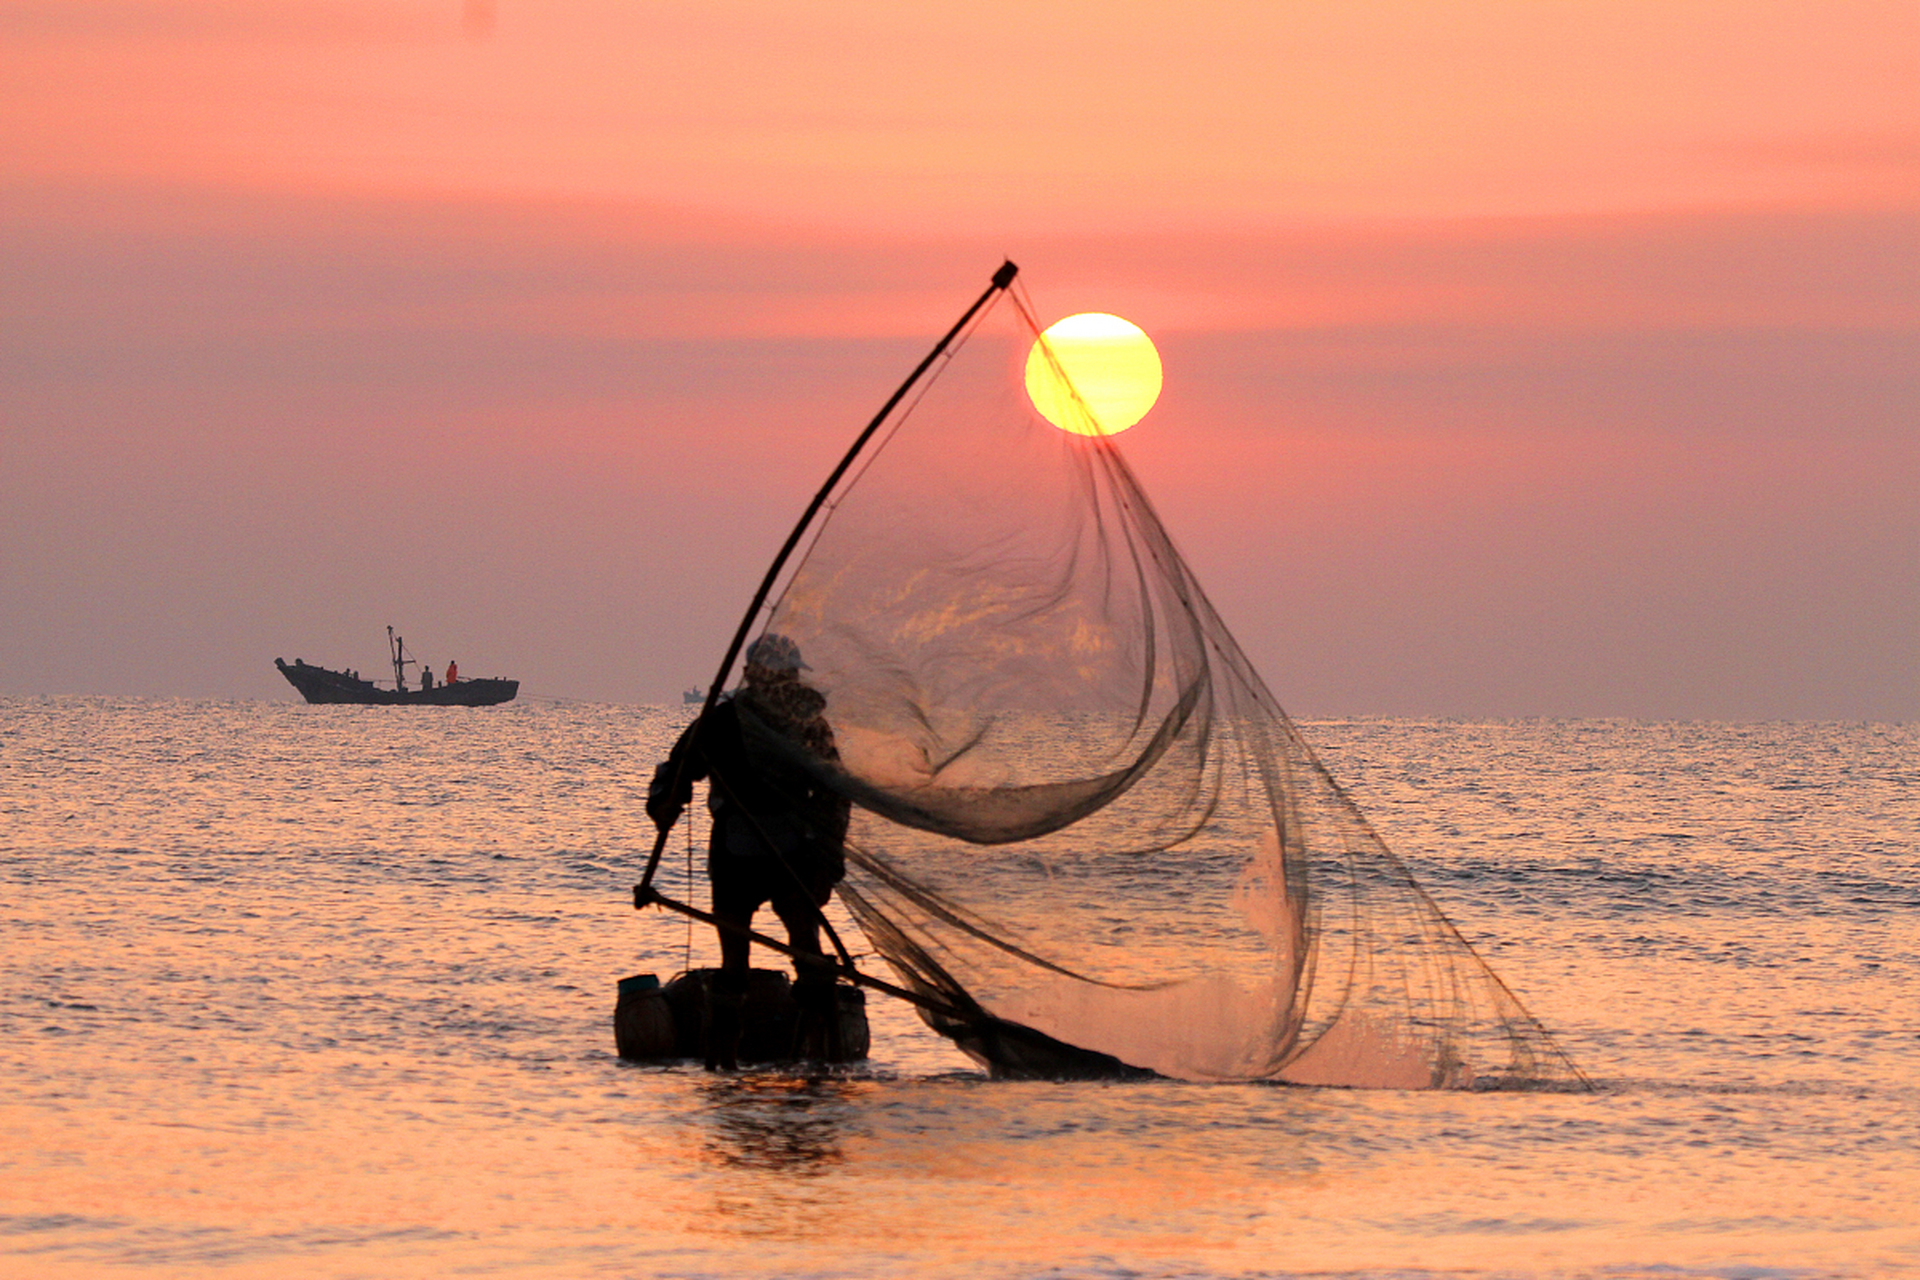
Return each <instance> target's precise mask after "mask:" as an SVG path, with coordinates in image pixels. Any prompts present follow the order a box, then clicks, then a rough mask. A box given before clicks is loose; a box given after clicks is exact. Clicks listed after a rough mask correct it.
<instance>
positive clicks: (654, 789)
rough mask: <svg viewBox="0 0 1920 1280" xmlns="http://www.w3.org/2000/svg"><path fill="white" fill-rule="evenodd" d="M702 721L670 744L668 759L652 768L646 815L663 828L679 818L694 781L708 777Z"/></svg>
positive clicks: (691, 797) (688, 798) (691, 794)
mask: <svg viewBox="0 0 1920 1280" xmlns="http://www.w3.org/2000/svg"><path fill="white" fill-rule="evenodd" d="M703 726H704V721H701V720H695V721H694V722H693V723H692V724H690V725H688V726H687V728H686V731H685V732H683V733H682V734H681V735H680V740H679V741H678V742H676V743H674V744H673V750H672V751H671V752H669V753H668V755H667V758H666V759H665V760H662V761H661V762H660V763H659V764H657V765H655V766H654V768H653V781H652V782H651V783H649V784H648V786H647V816H648V817H649V818H652V819H653V825H654V826H655V827H657V828H659V829H660V830H662V831H665V830H666V829H667V828H668V827H671V826H672V825H673V824H674V823H676V822H678V821H679V820H680V812H681V810H683V809H685V808H686V807H687V803H688V801H690V800H692V799H693V784H694V783H696V782H698V781H699V780H700V779H702V778H704V777H706V776H707V757H706V752H704V751H702V750H701V749H700V738H701V737H702V736H703V735H702V729H703Z"/></svg>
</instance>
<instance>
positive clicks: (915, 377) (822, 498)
mask: <svg viewBox="0 0 1920 1280" xmlns="http://www.w3.org/2000/svg"><path fill="white" fill-rule="evenodd" d="M1019 272H1020V268H1018V267H1016V266H1014V265H1013V263H1012V262H1003V263H1001V264H1000V269H999V270H998V271H996V272H994V273H993V283H991V284H989V285H988V286H987V289H986V292H984V293H982V294H981V295H980V296H979V297H978V298H976V299H974V303H973V305H972V306H970V307H968V308H967V311H966V314H965V315H963V316H961V317H960V319H959V320H958V321H956V322H955V324H954V326H953V328H951V329H949V330H947V336H946V337H944V338H942V339H940V341H939V342H937V343H935V344H934V348H933V350H931V351H929V352H928V353H927V358H926V359H924V360H922V361H921V362H920V363H919V364H918V365H917V366H915V367H914V370H913V372H912V373H910V374H908V375H907V380H906V381H905V382H903V383H901V384H900V387H899V389H898V390H897V391H895V392H894V393H893V395H892V396H891V397H889V398H888V400H887V402H886V403H885V404H884V405H881V406H880V412H878V413H876V414H874V415H873V421H872V422H869V423H868V424H867V428H866V430H864V431H862V432H861V433H860V435H859V437H858V438H857V439H855V440H854V442H853V447H852V448H850V449H848V450H847V453H846V456H845V457H843V458H841V459H840V465H839V466H837V467H835V468H834V469H833V474H831V475H829V476H828V477H827V482H826V483H825V484H823V485H821V486H820V492H818V493H816V494H814V495H813V501H812V502H809V503H808V504H807V509H806V510H805V511H804V512H802V513H801V515H800V521H799V523H798V524H796V525H794V526H793V532H792V533H790V534H788V535H787V540H786V542H785V543H784V544H783V545H782V546H781V548H780V554H778V555H776V556H775V557H774V558H773V563H772V564H771V565H769V566H768V567H767V574H766V576H765V577H764V578H762V579H761V580H760V589H759V590H758V591H755V592H754V593H753V603H751V604H749V605H748V606H747V614H746V616H745V617H744V618H742V619H740V626H739V628H738V629H737V630H735V631H734V633H733V641H732V643H730V644H729V645H728V646H727V656H726V657H724V658H722V659H721V660H720V670H719V671H718V672H717V673H716V674H715V675H714V677H713V683H712V684H711V685H709V686H708V688H707V700H706V701H705V702H704V703H702V704H701V706H700V714H699V715H697V716H695V717H694V718H693V723H694V724H695V725H698V724H699V723H700V722H701V721H702V720H704V719H706V718H707V715H708V713H709V712H711V711H712V710H713V705H714V703H716V702H718V701H719V700H720V690H721V689H723V688H725V687H726V683H727V675H728V673H729V672H731V671H732V670H733V662H734V659H735V658H738V657H739V656H740V650H741V649H742V648H743V647H744V646H745V645H746V643H747V633H748V632H749V631H751V630H753V624H754V620H755V619H756V618H758V617H759V616H760V607H761V606H762V605H764V604H766V602H767V597H768V596H769V595H771V594H772V592H773V584H774V582H775V581H776V580H777V579H778V578H779V576H780V571H781V570H782V569H784V568H786V566H787V560H788V559H789V558H790V557H791V556H792V555H793V551H794V548H795V547H797V546H799V545H800V539H801V537H803V536H804V535H805V534H806V531H807V526H808V525H810V524H812V523H813V518H814V517H815V516H816V515H818V514H819V513H820V508H821V507H823V506H825V505H826V503H827V498H828V497H829V496H831V495H832V493H833V487H834V486H835V485H837V484H839V483H840V479H841V477H842V476H844V475H846V474H847V469H848V468H849V467H851V466H852V465H853V460H854V459H855V458H857V457H858V456H859V455H860V451H861V450H862V449H864V448H866V447H867V441H869V440H871V439H873V433H874V432H876V431H878V430H879V429H880V424H881V423H883V422H885V421H886V420H887V415H888V414H890V413H892V412H893V411H894V409H895V408H896V407H897V406H898V405H899V403H900V402H901V401H902V400H904V399H906V397H907V392H909V391H911V390H913V384H914V383H916V382H918V381H920V376H921V375H922V374H924V373H925V372H926V371H927V370H928V369H929V368H930V367H931V366H932V364H933V362H934V361H935V360H938V359H939V358H940V356H941V354H942V353H943V352H945V351H946V349H947V348H948V347H949V346H951V345H952V343H953V340H954V339H955V338H957V337H959V336H960V333H961V331H962V330H963V329H965V328H966V327H967V325H968V324H970V323H971V322H972V320H973V317H974V316H975V315H977V314H979V311H980V308H982V307H984V306H986V305H987V303H988V301H989V300H990V299H992V297H993V295H994V294H996V293H999V292H1000V291H1001V290H1003V289H1005V288H1006V287H1007V286H1008V285H1010V284H1012V283H1013V278H1014V276H1016V275H1018V274H1019ZM689 732H692V729H691V728H690V729H689ZM679 767H680V769H684V768H685V767H686V757H685V756H682V757H681V758H680V766H679ZM680 777H681V775H680V774H679V772H678V771H676V774H675V776H674V779H673V790H674V791H676V792H677V791H678V790H679V789H680ZM671 830H672V827H670V826H668V827H662V828H661V829H660V830H659V832H658V833H657V834H656V835H655V837H654V841H653V852H652V854H650V855H649V856H648V858H647V870H646V874H645V875H643V876H641V877H640V884H639V885H638V887H636V888H635V889H634V905H636V906H642V905H645V904H643V903H642V902H641V901H640V899H641V896H642V894H643V893H647V894H650V893H652V889H653V875H654V872H656V871H658V870H659V869H660V855H661V853H662V852H663V851H664V850H665V849H666V847H667V833H668V832H669V831H671ZM655 896H656V897H657V895H655ZM660 901H662V902H665V899H660ZM688 910H691V908H688Z"/></svg>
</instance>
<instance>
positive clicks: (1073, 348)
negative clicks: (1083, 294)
mask: <svg viewBox="0 0 1920 1280" xmlns="http://www.w3.org/2000/svg"><path fill="white" fill-rule="evenodd" d="M1049 352H1051V353H1052V358H1051V359H1050V358H1049V356H1048V353H1049ZM1062 372H1064V373H1065V374H1066V378H1065V380H1064V381H1063V380H1062V378H1061V373H1062ZM1160 379H1161V375H1160V353H1159V352H1158V351H1155V350H1154V349H1153V339H1151V338H1149V337H1147V335H1146V334H1145V333H1144V332H1143V331H1142V330H1141V328H1140V326H1139V325H1136V324H1131V323H1129V322H1128V321H1125V320H1122V319H1121V318H1120V317H1119V316H1110V315H1107V314H1105V313H1104V312H1099V311H1087V312H1083V313H1081V314H1080V315H1077V316H1068V317H1067V318H1066V319H1065V320H1061V321H1059V322H1057V323H1055V324H1053V325H1051V326H1050V327H1049V328H1048V329H1047V331H1046V332H1045V333H1043V334H1041V335H1040V336H1039V338H1038V339H1036V340H1035V341H1034V344H1033V350H1031V351H1029V352H1028V353H1027V396H1028V398H1029V399H1031V400H1032V401H1033V407H1034V408H1036V409H1038V410H1039V411H1040V415H1041V416H1042V417H1044V418H1045V419H1046V420H1047V421H1048V422H1051V423H1052V424H1053V425H1054V426H1056V427H1059V428H1060V429H1061V430H1062V431H1072V432H1076V433H1078V434H1080V435H1083V436H1098V435H1113V434H1115V433H1116V432H1120V431H1125V430H1126V429H1127V428H1128V427H1130V426H1132V425H1133V424H1134V423H1136V422H1138V421H1140V419H1142V418H1144V417H1146V416H1147V410H1149V409H1151V408H1153V402H1154V401H1155V400H1158V399H1159V398H1160ZM1069 384H1071V388H1069ZM1076 391H1077V392H1079V398H1078V399H1077V400H1076V399H1075V398H1074V392H1076Z"/></svg>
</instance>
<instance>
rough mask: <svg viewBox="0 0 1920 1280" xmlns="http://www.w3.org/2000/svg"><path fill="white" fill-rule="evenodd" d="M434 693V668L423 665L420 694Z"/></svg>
mask: <svg viewBox="0 0 1920 1280" xmlns="http://www.w3.org/2000/svg"><path fill="white" fill-rule="evenodd" d="M432 691H433V668H432V667H429V666H425V665H422V666H421V668H420V692H422V693H431V692H432Z"/></svg>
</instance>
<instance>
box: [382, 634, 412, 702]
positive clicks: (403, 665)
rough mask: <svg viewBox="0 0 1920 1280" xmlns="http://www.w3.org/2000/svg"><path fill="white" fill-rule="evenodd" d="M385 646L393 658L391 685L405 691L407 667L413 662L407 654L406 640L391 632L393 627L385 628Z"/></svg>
mask: <svg viewBox="0 0 1920 1280" xmlns="http://www.w3.org/2000/svg"><path fill="white" fill-rule="evenodd" d="M387 648H388V650H389V651H390V652H389V655H388V656H390V657H391V658H392V659H393V687H394V689H395V690H397V691H398V692H400V693H405V692H406V691H407V667H408V665H409V664H411V663H412V662H413V659H412V658H409V657H408V656H407V642H406V640H404V639H403V638H401V637H400V636H396V635H395V634H393V628H392V627H388V628H387Z"/></svg>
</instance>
